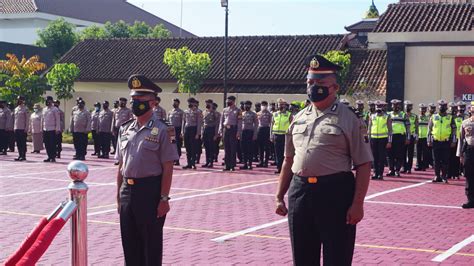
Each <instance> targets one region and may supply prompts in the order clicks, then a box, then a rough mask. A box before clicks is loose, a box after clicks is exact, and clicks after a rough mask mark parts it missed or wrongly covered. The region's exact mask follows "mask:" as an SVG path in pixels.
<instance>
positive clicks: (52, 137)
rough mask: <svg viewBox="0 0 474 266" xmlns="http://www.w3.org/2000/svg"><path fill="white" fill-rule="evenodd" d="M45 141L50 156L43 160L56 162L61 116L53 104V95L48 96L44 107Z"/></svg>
mask: <svg viewBox="0 0 474 266" xmlns="http://www.w3.org/2000/svg"><path fill="white" fill-rule="evenodd" d="M42 124H43V141H44V146H45V147H46V152H47V154H48V158H47V159H45V160H43V162H56V155H57V151H56V138H57V137H56V135H57V134H60V133H61V118H60V113H59V110H58V108H57V107H55V106H54V105H53V97H51V96H47V97H46V107H45V108H43V122H42Z"/></svg>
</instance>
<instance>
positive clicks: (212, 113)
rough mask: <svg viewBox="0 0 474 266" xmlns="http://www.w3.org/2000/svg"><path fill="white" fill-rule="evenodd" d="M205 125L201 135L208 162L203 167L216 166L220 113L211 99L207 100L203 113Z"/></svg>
mask: <svg viewBox="0 0 474 266" xmlns="http://www.w3.org/2000/svg"><path fill="white" fill-rule="evenodd" d="M202 116H203V117H202V121H203V126H202V128H201V136H202V139H203V143H204V148H205V149H206V163H205V164H203V165H202V167H208V168H213V167H214V155H215V148H216V144H215V141H216V138H217V134H218V131H219V118H220V117H219V115H218V114H217V112H216V110H214V107H213V101H212V100H211V99H208V100H206V110H204V112H203V113H202Z"/></svg>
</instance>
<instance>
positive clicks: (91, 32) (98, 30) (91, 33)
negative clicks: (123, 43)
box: [77, 25, 107, 41]
mask: <svg viewBox="0 0 474 266" xmlns="http://www.w3.org/2000/svg"><path fill="white" fill-rule="evenodd" d="M77 35H78V39H80V40H81V41H83V40H86V39H105V38H106V37H107V32H106V31H105V29H104V27H101V26H98V25H91V26H89V27H86V28H85V29H83V30H82V31H81V32H79V33H78V34H77Z"/></svg>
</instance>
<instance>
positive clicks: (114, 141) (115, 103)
mask: <svg viewBox="0 0 474 266" xmlns="http://www.w3.org/2000/svg"><path fill="white" fill-rule="evenodd" d="M119 105H120V103H119V101H114V108H112V110H111V111H112V113H113V114H114V115H115V112H117V110H118V109H119ZM112 118H113V116H112ZM112 125H113V123H112ZM114 131H115V128H112V135H113V132H114ZM111 140H112V148H113V149H114V150H113V151H112V153H111V154H115V148H116V147H117V138H111Z"/></svg>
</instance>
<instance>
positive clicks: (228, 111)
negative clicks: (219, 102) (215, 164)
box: [219, 95, 242, 171]
mask: <svg viewBox="0 0 474 266" xmlns="http://www.w3.org/2000/svg"><path fill="white" fill-rule="evenodd" d="M226 104H227V107H226V108H224V110H222V115H221V120H220V122H219V136H221V137H223V139H224V152H225V158H224V159H225V162H224V165H225V167H224V169H223V170H224V171H234V170H235V166H236V164H237V162H236V161H237V160H236V156H237V143H238V139H240V132H241V131H242V112H241V111H240V109H239V108H238V107H237V106H235V96H232V95H231V96H229V97H227V102H226Z"/></svg>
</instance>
